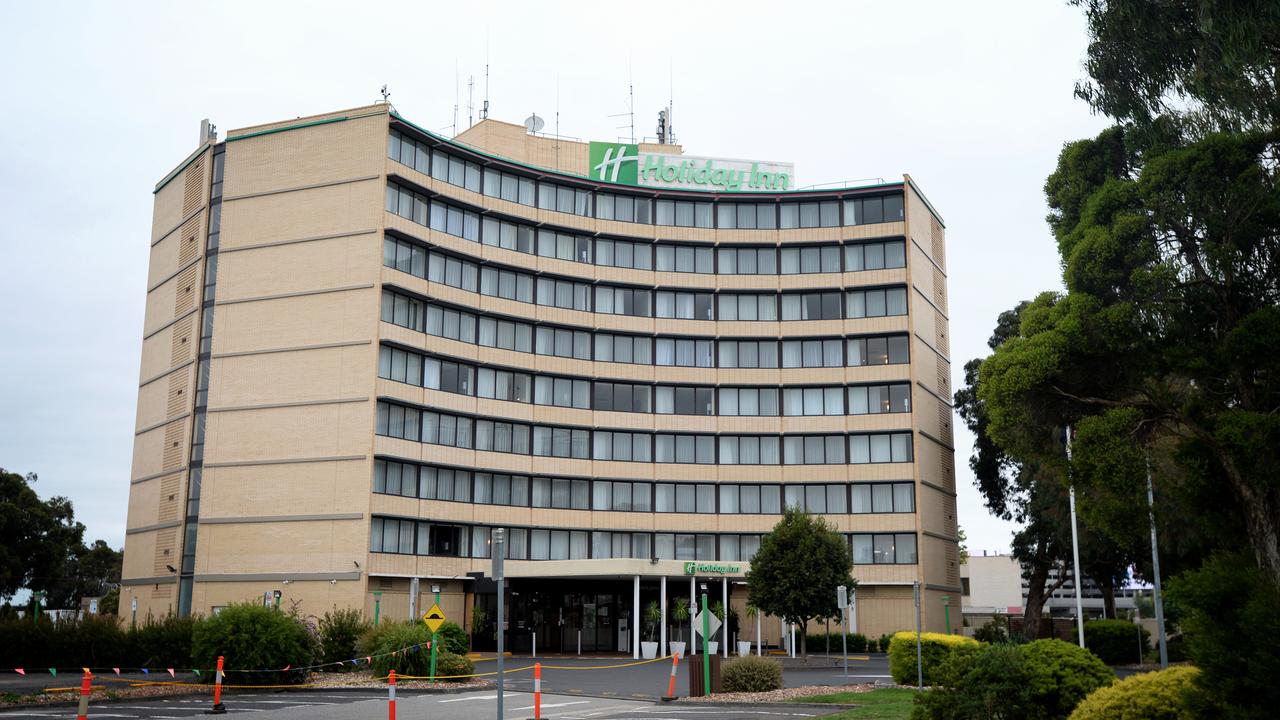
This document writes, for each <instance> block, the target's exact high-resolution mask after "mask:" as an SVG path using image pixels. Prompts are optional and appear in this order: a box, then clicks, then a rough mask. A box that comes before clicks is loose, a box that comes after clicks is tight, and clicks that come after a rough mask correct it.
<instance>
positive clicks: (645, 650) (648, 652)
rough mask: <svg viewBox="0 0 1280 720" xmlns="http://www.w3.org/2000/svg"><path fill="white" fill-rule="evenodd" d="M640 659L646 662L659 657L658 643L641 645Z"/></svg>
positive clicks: (643, 643)
mask: <svg viewBox="0 0 1280 720" xmlns="http://www.w3.org/2000/svg"><path fill="white" fill-rule="evenodd" d="M640 657H642V658H644V659H645V660H652V659H654V658H656V657H658V643H656V642H642V643H640Z"/></svg>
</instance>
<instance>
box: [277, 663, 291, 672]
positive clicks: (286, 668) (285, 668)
mask: <svg viewBox="0 0 1280 720" xmlns="http://www.w3.org/2000/svg"><path fill="white" fill-rule="evenodd" d="M291 667H293V665H292V664H289V665H285V666H284V669H283V670H281V671H280V672H289V668H291Z"/></svg>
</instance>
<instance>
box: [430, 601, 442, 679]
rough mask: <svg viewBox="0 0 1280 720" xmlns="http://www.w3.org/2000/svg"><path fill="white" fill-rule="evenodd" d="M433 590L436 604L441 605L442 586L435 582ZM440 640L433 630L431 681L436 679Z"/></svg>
mask: <svg viewBox="0 0 1280 720" xmlns="http://www.w3.org/2000/svg"><path fill="white" fill-rule="evenodd" d="M431 592H433V593H435V596H436V605H435V606H436V607H440V586H439V585H434V584H433V585H432V586H431ZM439 640H440V634H439V633H437V632H434V631H433V632H432V633H431V682H435V681H436V645H437V644H438V643H439Z"/></svg>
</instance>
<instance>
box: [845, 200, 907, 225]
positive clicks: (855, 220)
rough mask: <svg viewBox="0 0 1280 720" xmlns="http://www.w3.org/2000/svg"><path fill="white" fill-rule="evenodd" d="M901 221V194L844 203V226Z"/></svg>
mask: <svg viewBox="0 0 1280 720" xmlns="http://www.w3.org/2000/svg"><path fill="white" fill-rule="evenodd" d="M902 219H903V212H902V195H901V194H895V195H878V196H874V197H865V198H849V199H847V200H845V201H844V224H845V225H866V224H868V223H879V222H899V221H901V220H902Z"/></svg>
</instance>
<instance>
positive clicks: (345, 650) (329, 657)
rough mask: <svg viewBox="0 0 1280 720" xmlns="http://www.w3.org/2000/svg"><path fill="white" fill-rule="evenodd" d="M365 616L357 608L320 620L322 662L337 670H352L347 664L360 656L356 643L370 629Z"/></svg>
mask: <svg viewBox="0 0 1280 720" xmlns="http://www.w3.org/2000/svg"><path fill="white" fill-rule="evenodd" d="M370 627H371V626H370V624H369V621H368V620H365V619H364V614H363V613H361V612H360V611H359V610H356V609H355V608H346V609H343V610H339V609H337V608H334V609H333V610H331V611H329V612H327V613H325V614H324V617H322V618H320V653H321V654H320V660H321V662H324V663H334V664H335V666H336V669H338V670H343V669H347V670H350V669H352V667H353V666H352V665H351V664H350V663H349V662H347V661H349V660H352V659H353V658H355V657H356V655H357V654H358V653H357V652H356V643H358V642H359V641H360V636H362V635H364V634H365V633H366V632H368V630H369V628H370Z"/></svg>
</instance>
